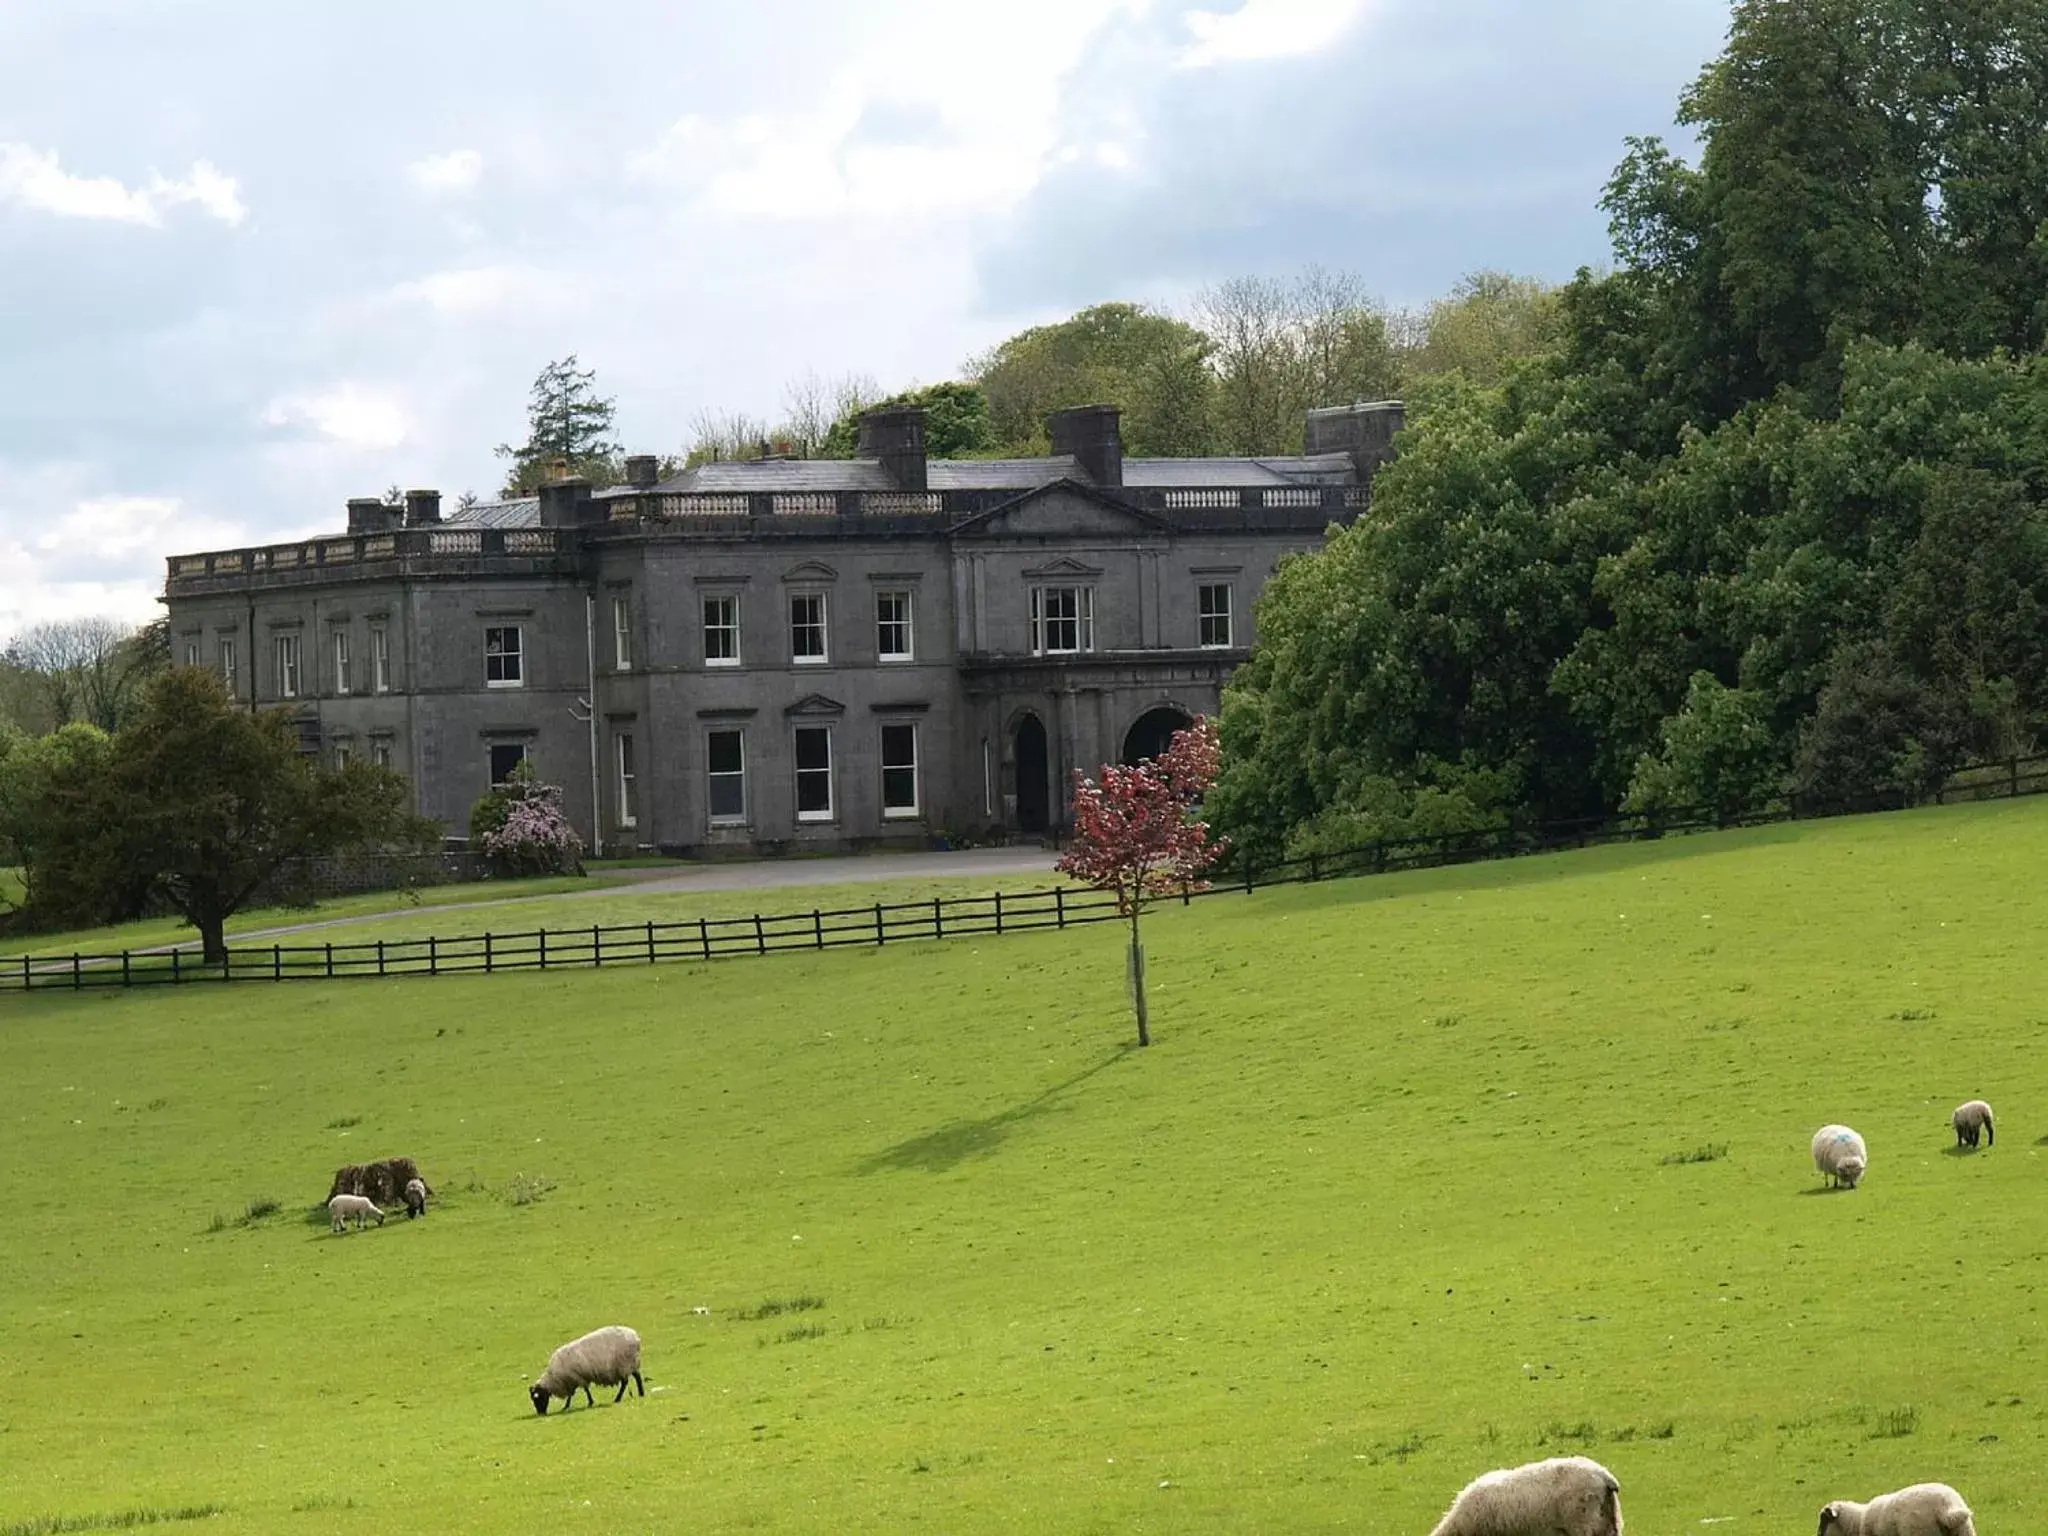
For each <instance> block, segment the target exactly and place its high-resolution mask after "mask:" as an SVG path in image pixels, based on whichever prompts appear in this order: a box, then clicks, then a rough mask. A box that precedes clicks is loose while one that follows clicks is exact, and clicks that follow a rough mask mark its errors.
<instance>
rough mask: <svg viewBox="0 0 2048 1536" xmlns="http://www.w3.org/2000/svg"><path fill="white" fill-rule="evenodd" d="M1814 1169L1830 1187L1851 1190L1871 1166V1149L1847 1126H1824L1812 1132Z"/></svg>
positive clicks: (1860, 1181)
mask: <svg viewBox="0 0 2048 1536" xmlns="http://www.w3.org/2000/svg"><path fill="white" fill-rule="evenodd" d="M1813 1166H1814V1167H1816V1168H1818V1169H1819V1170H1820V1176H1821V1177H1822V1178H1823V1179H1825V1180H1826V1181H1827V1182H1828V1183H1829V1184H1830V1185H1833V1186H1834V1187H1836V1188H1840V1189H1854V1188H1855V1187H1856V1186H1857V1185H1858V1184H1861V1183H1862V1182H1863V1174H1864V1170H1865V1169H1867V1168H1869V1166H1870V1149H1869V1148H1868V1147H1866V1146H1864V1145H1863V1138H1862V1137H1861V1136H1858V1135H1857V1134H1856V1133H1855V1132H1854V1131H1852V1130H1850V1129H1849V1127H1848V1126H1846V1125H1824V1126H1822V1127H1821V1128H1820V1129H1819V1130H1817V1131H1815V1132H1814V1133H1813Z"/></svg>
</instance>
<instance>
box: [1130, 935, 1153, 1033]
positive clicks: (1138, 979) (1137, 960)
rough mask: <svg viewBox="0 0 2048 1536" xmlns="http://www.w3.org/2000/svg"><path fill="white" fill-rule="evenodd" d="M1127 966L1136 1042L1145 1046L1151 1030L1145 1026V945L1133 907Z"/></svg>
mask: <svg viewBox="0 0 2048 1536" xmlns="http://www.w3.org/2000/svg"><path fill="white" fill-rule="evenodd" d="M1129 966H1130V973H1131V1007H1132V1009H1133V1010H1134V1011H1135V1012H1136V1013H1137V1015H1138V1044H1139V1045H1141V1046H1146V1045H1150V1044H1151V1043H1152V1032H1151V1030H1150V1029H1148V1028H1147V1027H1146V1025H1147V1020H1146V1015H1145V946H1144V944H1143V942H1142V941H1141V940H1140V939H1139V938H1138V914H1137V911H1136V910H1135V909H1133V911H1132V912H1131V953H1130V960H1129Z"/></svg>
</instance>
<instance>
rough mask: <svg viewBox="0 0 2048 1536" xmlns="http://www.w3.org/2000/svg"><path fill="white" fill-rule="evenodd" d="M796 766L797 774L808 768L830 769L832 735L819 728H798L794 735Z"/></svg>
mask: <svg viewBox="0 0 2048 1536" xmlns="http://www.w3.org/2000/svg"><path fill="white" fill-rule="evenodd" d="M796 766H797V771H798V772H799V773H801V772H803V771H804V770H805V769H810V768H821V769H822V768H830V767H831V766H832V733H831V732H830V731H828V730H825V729H824V728H823V727H820V726H803V727H799V728H798V730H797V733H796Z"/></svg>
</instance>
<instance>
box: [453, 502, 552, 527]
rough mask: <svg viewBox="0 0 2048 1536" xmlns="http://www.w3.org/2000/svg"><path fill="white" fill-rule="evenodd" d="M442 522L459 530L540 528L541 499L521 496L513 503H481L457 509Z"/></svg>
mask: <svg viewBox="0 0 2048 1536" xmlns="http://www.w3.org/2000/svg"><path fill="white" fill-rule="evenodd" d="M441 521H442V522H443V523H445V524H447V525H449V526H451V527H457V528H538V527H539V526H540V498H539V497H538V496H520V497H517V498H515V499H514V500H511V501H480V502H478V503H477V504H476V505H475V506H473V507H468V508H457V509H456V510H455V511H453V512H450V513H449V514H447V516H445V517H443V518H442V519H441Z"/></svg>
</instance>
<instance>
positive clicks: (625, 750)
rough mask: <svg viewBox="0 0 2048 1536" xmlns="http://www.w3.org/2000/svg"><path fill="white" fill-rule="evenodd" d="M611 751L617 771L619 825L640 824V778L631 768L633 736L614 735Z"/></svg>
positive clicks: (630, 825)
mask: <svg viewBox="0 0 2048 1536" xmlns="http://www.w3.org/2000/svg"><path fill="white" fill-rule="evenodd" d="M612 753H613V757H614V760H615V767H616V768H617V771H618V801H619V825H620V826H622V827H637V826H638V825H639V824H640V779H639V776H638V775H637V774H636V773H635V772H634V770H633V738H632V737H630V736H614V737H613V738H612Z"/></svg>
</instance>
